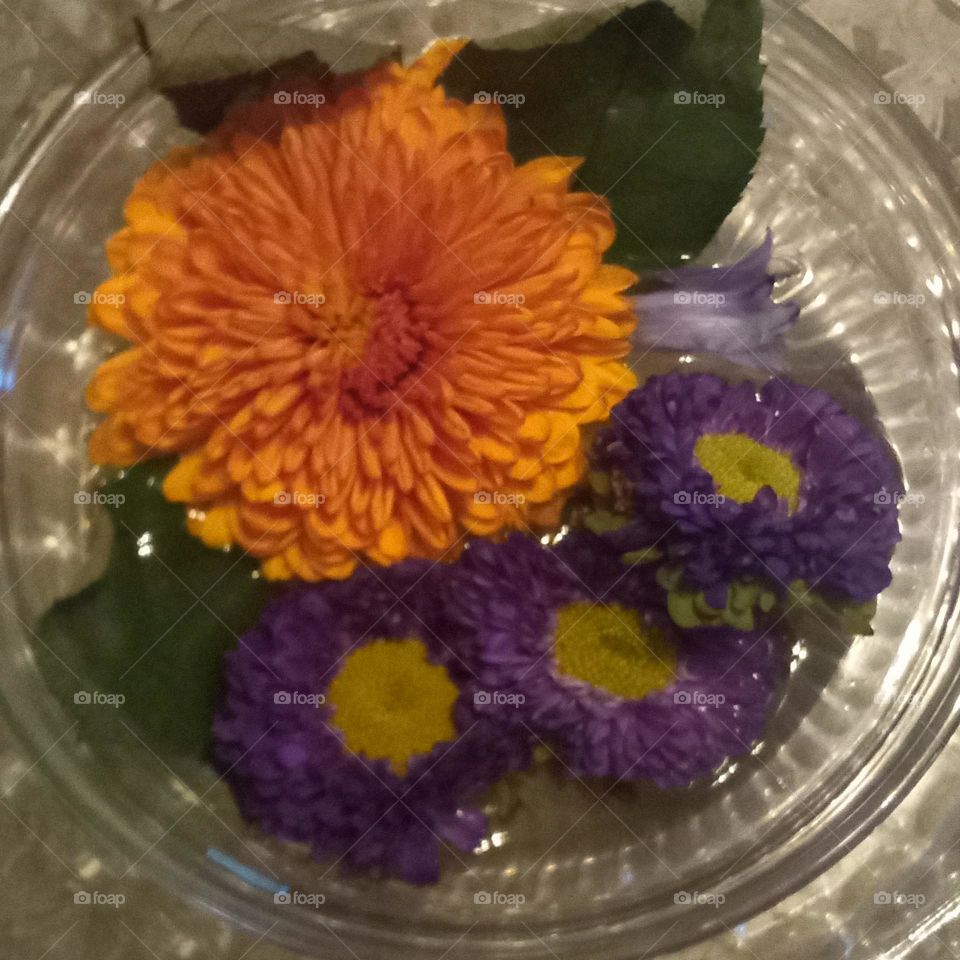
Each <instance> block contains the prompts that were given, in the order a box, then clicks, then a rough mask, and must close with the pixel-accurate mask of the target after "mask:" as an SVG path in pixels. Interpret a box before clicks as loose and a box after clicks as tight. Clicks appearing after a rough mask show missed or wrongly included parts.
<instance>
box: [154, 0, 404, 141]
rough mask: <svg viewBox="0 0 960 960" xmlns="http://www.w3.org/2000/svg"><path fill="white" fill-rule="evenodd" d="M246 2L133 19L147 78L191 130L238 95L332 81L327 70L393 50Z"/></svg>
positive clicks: (215, 118) (214, 120)
mask: <svg viewBox="0 0 960 960" xmlns="http://www.w3.org/2000/svg"><path fill="white" fill-rule="evenodd" d="M249 7H250V8H249V9H247V10H243V11H240V12H234V13H232V14H221V13H214V12H213V11H212V10H211V9H210V7H209V6H207V4H204V3H201V4H196V5H194V6H191V7H190V8H189V9H187V10H186V11H183V10H180V9H179V8H178V9H176V10H168V11H155V12H151V13H145V14H143V15H142V16H140V17H137V18H136V26H137V33H138V36H139V39H140V46H141V48H142V49H143V51H144V53H145V54H147V56H148V57H149V60H150V66H151V70H152V74H153V85H154V86H155V87H156V88H157V89H159V90H160V92H161V93H163V95H164V96H165V97H167V99H168V100H170V102H171V103H172V104H173V106H174V108H175V109H176V111H177V119H178V120H179V121H180V123H181V124H182V125H183V126H185V127H187V128H188V129H190V130H195V131H196V132H198V133H206V132H208V131H209V130H212V129H213V128H214V127H215V126H216V125H217V124H218V123H220V121H221V120H222V119H223V117H224V115H225V113H226V111H227V108H228V107H229V106H230V104H232V103H233V102H234V101H235V100H237V99H239V98H241V97H248V98H254V97H258V96H262V95H263V94H265V93H266V92H267V91H268V90H270V89H277V88H278V86H280V85H281V84H282V83H284V82H286V81H294V80H296V79H298V78H302V77H310V78H312V79H314V80H316V81H321V82H325V81H332V79H333V76H334V74H344V73H352V72H354V71H356V70H364V69H367V68H368V67H371V66H373V64H375V63H377V62H378V61H379V60H383V59H385V58H386V57H388V56H392V55H393V54H394V53H395V50H394V48H393V47H389V46H386V45H384V44H374V43H368V42H366V41H364V40H363V39H362V38H351V37H348V36H346V35H343V36H341V35H340V34H339V33H337V32H336V31H333V30H326V29H320V28H316V27H314V28H312V29H305V28H301V27H297V26H290V25H281V24H279V23H278V22H277V18H276V14H275V11H273V10H272V9H271V8H270V7H269V5H266V6H264V5H262V4H259V5H257V4H250V5H249Z"/></svg>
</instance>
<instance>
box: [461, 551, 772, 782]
mask: <svg viewBox="0 0 960 960" xmlns="http://www.w3.org/2000/svg"><path fill="white" fill-rule="evenodd" d="M598 543H599V541H598V540H597V539H596V538H595V537H591V536H583V535H581V534H579V533H573V534H571V535H570V536H568V537H567V538H565V540H564V541H562V544H561V546H562V549H558V550H547V549H544V548H543V547H541V546H539V545H538V544H537V543H536V542H535V541H532V540H529V539H526V538H524V537H522V536H519V535H514V536H513V537H511V538H510V539H508V540H507V541H505V542H504V543H501V544H492V543H490V542H486V541H480V542H476V543H473V544H472V545H471V546H470V548H469V549H468V550H467V552H466V553H465V555H464V557H463V558H462V560H461V561H460V563H459V565H458V569H457V571H456V572H455V585H454V587H453V589H452V590H451V602H452V604H453V605H454V611H453V619H454V620H455V621H456V623H457V625H458V629H459V631H460V636H461V640H462V642H463V643H464V646H465V647H466V648H468V649H469V650H470V651H471V656H472V658H473V660H474V662H475V664H476V669H477V671H478V673H479V675H480V680H481V682H482V683H483V684H485V685H486V687H487V691H486V697H485V703H484V705H483V709H484V710H486V711H487V712H489V713H492V714H499V713H503V712H514V713H515V714H516V715H517V716H518V718H519V720H520V721H521V723H522V724H523V725H524V726H525V727H526V728H528V729H529V730H530V731H531V732H532V733H534V734H535V735H536V736H537V737H539V738H541V739H542V740H543V741H545V742H547V743H550V744H552V745H554V746H555V748H556V749H557V750H558V753H559V755H560V757H561V759H562V760H563V762H564V763H565V765H566V766H567V768H568V769H569V770H570V771H571V772H572V773H574V774H576V775H579V776H612V777H616V778H617V779H629V780H640V779H649V780H653V781H654V782H655V783H657V784H658V785H659V786H661V787H677V786H683V785H686V784H688V783H690V782H691V781H692V780H695V779H697V778H698V777H702V776H705V775H707V774H709V773H711V772H712V771H714V770H716V769H717V768H718V767H719V766H720V765H721V764H722V762H723V761H724V760H725V759H726V758H728V757H733V756H740V755H743V754H745V753H747V752H749V750H750V748H751V746H752V745H753V744H754V743H755V742H756V741H757V740H758V739H759V738H760V736H761V734H762V732H763V727H764V723H765V720H766V717H767V714H768V712H769V711H770V708H771V706H772V704H773V698H774V693H775V690H776V688H777V686H778V682H779V680H780V679H781V676H782V674H783V672H784V669H785V666H786V651H785V644H783V643H781V642H779V638H776V637H773V636H771V635H764V634H760V633H754V632H739V631H736V630H733V629H730V628H726V627H704V628H698V629H696V630H680V629H678V628H677V627H676V626H674V625H673V624H671V622H670V619H669V617H668V616H667V614H666V611H665V609H664V606H663V599H664V594H663V593H662V591H660V592H659V593H658V592H657V588H656V586H655V583H654V581H653V580H652V578H651V577H650V576H649V575H644V576H645V577H646V579H645V580H643V581H642V582H641V581H637V580H630V576H633V575H634V574H635V571H632V572H630V573H629V575H628V576H627V577H623V576H614V577H612V578H611V577H610V574H611V573H614V574H615V573H616V572H617V567H615V566H611V560H610V556H611V555H610V553H609V551H608V550H607V549H606V548H604V547H599V546H598ZM619 572H620V574H622V573H623V572H624V568H623V566H622V565H621V566H620V567H619ZM601 576H604V577H606V580H605V581H604V582H605V584H606V589H605V591H604V596H603V601H600V600H598V598H597V594H596V592H595V589H594V588H595V586H596V585H597V583H599V582H600V580H599V579H598V578H599V577H601ZM638 584H640V585H641V587H642V590H641V595H638V593H637V586H638Z"/></svg>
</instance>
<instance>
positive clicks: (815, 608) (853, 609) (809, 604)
mask: <svg viewBox="0 0 960 960" xmlns="http://www.w3.org/2000/svg"><path fill="white" fill-rule="evenodd" d="M798 613H805V614H808V615H809V616H812V617H814V618H816V619H817V620H818V621H819V622H820V623H821V624H823V625H824V626H826V627H828V628H830V629H831V630H833V631H834V632H836V633H838V634H840V635H841V636H844V637H872V636H873V618H874V617H875V616H876V614H877V601H876V599H873V600H866V601H864V602H862V603H854V602H853V601H851V600H843V599H840V598H836V597H828V596H826V595H824V594H822V593H818V592H816V591H814V590H811V589H810V587H809V586H808V585H807V584H806V583H805V582H804V581H803V580H794V582H793V583H791V584H790V593H789V596H788V598H787V615H788V616H791V617H794V618H795V617H796V616H797V614H798Z"/></svg>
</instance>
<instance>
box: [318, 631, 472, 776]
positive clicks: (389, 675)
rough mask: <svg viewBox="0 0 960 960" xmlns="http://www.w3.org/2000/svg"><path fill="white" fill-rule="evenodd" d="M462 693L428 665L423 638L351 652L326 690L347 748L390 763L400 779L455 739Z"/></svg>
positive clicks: (382, 642)
mask: <svg viewBox="0 0 960 960" xmlns="http://www.w3.org/2000/svg"><path fill="white" fill-rule="evenodd" d="M458 692H459V691H458V690H457V686H456V684H455V683H454V682H453V680H452V679H451V678H450V674H449V673H448V672H447V670H446V668H445V667H441V666H437V665H436V664H433V663H430V662H429V660H428V659H427V648H426V646H424V644H423V643H422V641H420V640H412V639H411V640H374V641H373V642H372V643H368V644H365V645H364V646H362V647H359V648H358V649H356V650H354V651H352V652H351V653H349V654H348V655H347V656H346V658H345V660H344V664H343V666H342V667H341V668H340V671H339V672H338V673H337V675H336V676H335V677H334V678H333V681H332V682H331V684H330V687H329V689H328V690H327V702H328V703H329V704H330V705H331V706H332V707H333V724H334V726H335V727H336V728H337V729H338V730H340V732H341V733H342V734H343V736H344V738H345V740H346V743H347V747H349V749H350V750H352V751H353V752H354V753H358V754H363V756H365V757H368V758H369V759H371V760H389V761H390V768H391V769H392V770H393V771H394V773H396V774H397V775H398V776H401V777H402V776H405V775H406V772H407V767H408V766H409V764H410V761H411V760H412V759H413V758H414V757H417V756H421V755H423V754H426V753H429V752H430V751H431V750H432V749H433V748H434V747H435V746H436V745H437V744H438V743H442V742H444V741H445V740H452V739H453V738H454V737H455V736H456V727H455V726H454V722H453V707H454V704H455V703H456V700H457V695H458Z"/></svg>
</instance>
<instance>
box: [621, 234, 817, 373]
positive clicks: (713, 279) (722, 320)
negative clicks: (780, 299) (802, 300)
mask: <svg viewBox="0 0 960 960" xmlns="http://www.w3.org/2000/svg"><path fill="white" fill-rule="evenodd" d="M772 250H773V234H772V233H771V232H770V231H769V230H768V231H767V236H766V239H765V240H764V242H763V243H762V244H761V245H760V246H759V247H757V249H756V250H754V251H753V252H752V253H750V254H748V255H747V256H746V257H744V258H743V259H742V260H739V261H738V262H737V263H735V264H733V265H732V266H729V267H693V266H691V267H679V268H677V269H676V270H672V271H669V272H668V271H658V272H657V273H656V274H654V275H653V279H654V280H655V281H659V283H660V284H662V285H664V286H662V288H661V289H657V290H653V291H651V292H649V293H642V294H640V295H639V296H638V297H636V298H635V299H634V304H635V307H636V310H637V313H638V314H639V315H640V323H639V324H638V326H637V332H636V335H635V336H636V339H637V342H638V343H639V344H640V345H642V346H645V347H653V348H658V349H664V350H682V351H688V352H691V353H694V352H704V353H715V354H718V355H719V356H721V357H724V358H726V359H727V360H731V361H733V362H734V363H739V364H742V365H743V366H747V367H758V366H759V367H766V368H770V369H774V370H779V369H780V368H781V366H782V362H783V339H784V337H785V335H786V333H787V331H788V330H789V329H790V327H791V326H792V325H793V324H794V322H795V321H796V319H797V317H798V316H799V314H800V305H799V304H798V303H796V302H795V301H793V300H788V301H786V302H784V303H775V302H774V300H773V299H772V293H773V285H774V283H775V282H776V280H777V277H775V276H774V275H773V274H771V273H770V272H769V269H770V254H771V252H772Z"/></svg>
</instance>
